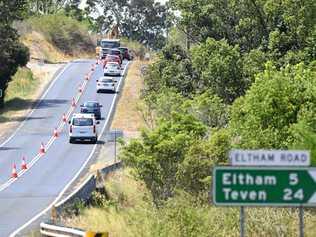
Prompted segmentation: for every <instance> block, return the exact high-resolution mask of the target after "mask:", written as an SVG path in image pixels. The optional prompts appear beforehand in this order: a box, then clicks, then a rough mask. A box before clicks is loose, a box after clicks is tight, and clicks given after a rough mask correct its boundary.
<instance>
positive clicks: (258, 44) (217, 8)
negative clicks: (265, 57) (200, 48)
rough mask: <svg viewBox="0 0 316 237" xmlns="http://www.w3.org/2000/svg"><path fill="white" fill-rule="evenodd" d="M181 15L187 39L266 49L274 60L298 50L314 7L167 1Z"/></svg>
mask: <svg viewBox="0 0 316 237" xmlns="http://www.w3.org/2000/svg"><path fill="white" fill-rule="evenodd" d="M170 2H171V5H172V7H173V9H174V10H178V11H180V12H181V19H180V20H179V21H180V26H181V27H182V28H184V29H186V28H187V29H189V32H190V33H191V37H193V38H194V39H195V40H197V41H199V42H204V41H205V40H206V39H207V38H208V37H211V38H214V39H216V40H221V39H226V40H227V41H228V43H229V44H230V45H237V44H238V45H239V46H240V48H241V49H242V51H246V52H247V51H250V50H251V49H255V48H261V49H263V50H264V51H266V50H269V51H270V52H271V53H272V54H273V57H274V59H275V60H277V59H278V58H279V57H282V56H283V55H285V54H286V52H287V51H288V50H293V51H296V50H302V49H303V48H304V47H305V46H306V43H307V41H306V40H307V38H308V36H310V35H311V32H312V30H313V27H314V25H315V19H316V18H315V17H316V15H315V12H316V4H315V1H313V0H303V1H291V0H284V1H275V0H266V1H254V0H244V1H240V0H229V1H226V0H225V1H224V0H210V1H206V0H202V1H201V0H171V1H170Z"/></svg>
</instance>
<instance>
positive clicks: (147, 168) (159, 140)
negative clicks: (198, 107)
mask: <svg viewBox="0 0 316 237" xmlns="http://www.w3.org/2000/svg"><path fill="white" fill-rule="evenodd" d="M205 134H206V128H205V126H204V125H203V124H202V123H201V122H199V121H198V120H196V119H195V118H194V117H193V116H191V115H186V114H176V113H173V114H172V116H170V117H169V118H168V119H162V120H161V121H160V123H159V126H157V127H156V128H155V129H154V130H152V131H148V130H147V131H143V132H142V136H141V139H139V140H132V141H131V142H130V143H129V144H128V145H127V146H125V147H124V148H123V152H122V153H123V154H122V157H121V158H122V160H124V162H125V163H126V164H127V165H130V166H131V167H134V168H135V170H136V174H137V176H138V177H139V178H140V179H142V180H143V181H144V182H145V184H146V186H147V188H148V189H149V190H150V192H151V193H152V196H153V198H154V201H155V203H156V204H159V202H160V201H161V200H165V199H166V198H168V197H170V196H172V195H173V193H174V190H175V188H176V186H177V177H176V173H177V171H178V169H179V165H180V164H181V163H182V162H183V160H184V158H185V154H186V153H187V151H188V149H190V146H191V145H192V144H193V143H195V141H196V140H198V139H201V138H203V137H204V136H205Z"/></svg>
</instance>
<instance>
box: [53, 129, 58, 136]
mask: <svg viewBox="0 0 316 237" xmlns="http://www.w3.org/2000/svg"><path fill="white" fill-rule="evenodd" d="M54 137H58V131H57V128H55V129H54Z"/></svg>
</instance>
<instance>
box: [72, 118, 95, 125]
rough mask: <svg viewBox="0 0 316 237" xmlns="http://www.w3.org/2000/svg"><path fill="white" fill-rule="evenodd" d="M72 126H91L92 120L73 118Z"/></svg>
mask: <svg viewBox="0 0 316 237" xmlns="http://www.w3.org/2000/svg"><path fill="white" fill-rule="evenodd" d="M72 124H73V125H74V126H92V125H93V120H92V119H91V118H74V119H73V121H72Z"/></svg>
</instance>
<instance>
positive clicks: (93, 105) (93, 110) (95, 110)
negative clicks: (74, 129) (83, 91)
mask: <svg viewBox="0 0 316 237" xmlns="http://www.w3.org/2000/svg"><path fill="white" fill-rule="evenodd" d="M80 107H81V110H80V112H81V113H83V114H94V116H95V119H101V107H102V105H101V104H99V102H96V101H88V102H85V103H84V104H82V105H81V106H80Z"/></svg>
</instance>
